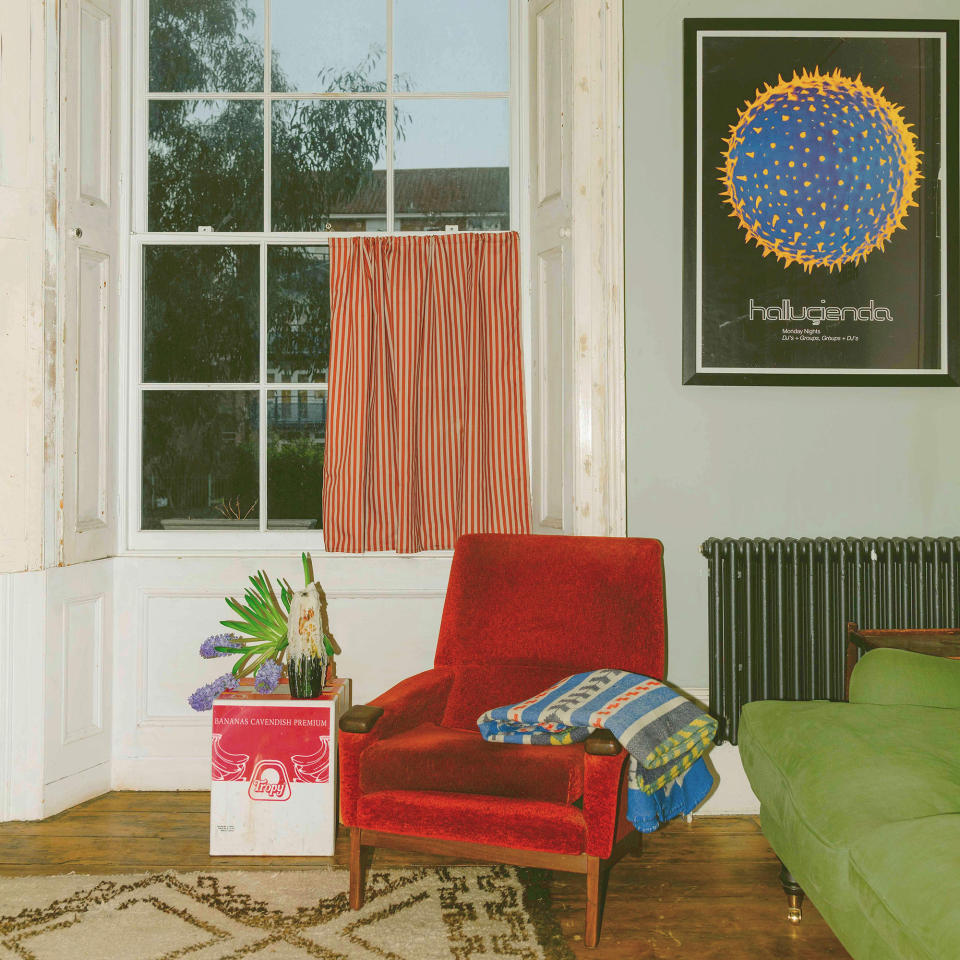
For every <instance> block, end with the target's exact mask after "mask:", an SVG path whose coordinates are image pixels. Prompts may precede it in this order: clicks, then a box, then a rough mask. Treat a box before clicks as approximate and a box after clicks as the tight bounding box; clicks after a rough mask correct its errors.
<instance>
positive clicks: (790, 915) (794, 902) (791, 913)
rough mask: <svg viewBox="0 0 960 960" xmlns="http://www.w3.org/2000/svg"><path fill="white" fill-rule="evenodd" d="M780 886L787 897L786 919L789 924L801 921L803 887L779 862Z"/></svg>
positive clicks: (782, 863) (783, 864)
mask: <svg viewBox="0 0 960 960" xmlns="http://www.w3.org/2000/svg"><path fill="white" fill-rule="evenodd" d="M780 884H781V886H782V887H783V892H784V893H785V894H786V895H787V919H788V920H789V921H790V922H791V923H799V922H800V921H801V920H802V919H803V910H802V904H803V887H801V886H800V884H799V883H797V881H796V879H795V878H794V876H793V874H792V873H791V872H790V871H789V870H788V869H787V867H786V864H785V863H784V862H783V861H782V860H781V861H780Z"/></svg>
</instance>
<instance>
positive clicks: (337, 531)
mask: <svg viewBox="0 0 960 960" xmlns="http://www.w3.org/2000/svg"><path fill="white" fill-rule="evenodd" d="M526 451H527V445H526V427H525V421H524V402H523V365H522V358H521V335H520V279H519V239H518V237H517V234H516V233H448V234H442V235H410V236H402V237H396V236H393V237H350V238H331V240H330V374H329V417H328V425H327V437H326V452H325V456H324V474H323V531H324V542H325V545H326V548H327V549H328V550H332V551H345V552H350V553H360V552H364V551H368V550H396V551H397V552H398V553H416V552H417V551H420V550H444V549H449V548H452V547H453V545H454V543H455V542H456V540H457V538H458V537H459V536H460V535H461V534H464V533H477V532H484V533H528V532H529V530H530V498H529V490H528V474H527V459H526Z"/></svg>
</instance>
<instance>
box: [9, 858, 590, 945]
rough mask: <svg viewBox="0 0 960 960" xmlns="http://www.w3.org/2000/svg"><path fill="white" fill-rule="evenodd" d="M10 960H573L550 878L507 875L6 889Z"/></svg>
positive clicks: (458, 870)
mask: <svg viewBox="0 0 960 960" xmlns="http://www.w3.org/2000/svg"><path fill="white" fill-rule="evenodd" d="M0 957H2V958H4V960H6V958H8V957H9V958H14V957H15V958H17V960H73V958H77V960H81V958H82V960H174V958H180V957H184V958H189V960H228V958H229V960H241V958H251V960H294V958H297V960H299V958H306V957H320V958H323V960H450V958H456V960H473V958H479V957H483V958H484V960H488V958H495V957H512V958H515V960H517V958H519V960H570V958H572V954H571V952H570V951H569V949H568V948H567V947H566V945H565V944H564V942H563V937H562V935H561V933H560V929H559V925H558V924H557V923H556V921H555V920H554V918H553V917H552V916H551V914H550V901H549V893H548V890H547V887H546V883H545V875H544V874H543V873H541V872H540V871H536V870H518V869H516V868H514V867H506V866H475V867H474V866H470V867H459V866H458V867H421V868H409V869H397V870H380V871H373V870H371V871H370V872H369V873H368V875H367V902H366V904H365V905H364V907H363V909H361V910H359V911H357V912H352V911H351V910H349V909H348V906H347V873H346V871H345V870H342V869H337V868H333V867H321V868H319V869H317V870H310V871H291V872H282V873H270V872H267V871H262V872H260V871H236V872H234V871H219V872H217V873H174V872H172V871H170V872H166V873H154V874H147V875H143V874H138V875H115V876H99V877H92V876H78V875H73V874H70V875H67V876H59V877H5V878H0Z"/></svg>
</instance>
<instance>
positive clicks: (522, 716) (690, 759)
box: [477, 669, 717, 829]
mask: <svg viewBox="0 0 960 960" xmlns="http://www.w3.org/2000/svg"><path fill="white" fill-rule="evenodd" d="M477 726H478V727H479V728H480V733H481V734H482V736H483V738H484V739H485V740H492V741H497V742H500V743H536V744H564V743H577V742H579V741H582V740H585V739H586V738H587V737H588V736H589V735H590V733H591V732H592V731H593V730H596V729H600V728H604V729H607V730H609V731H610V732H611V733H612V734H613V735H614V736H615V737H616V738H617V740H619V741H620V743H621V745H622V746H623V747H624V749H625V750H626V751H627V752H628V753H629V754H630V770H629V777H630V789H631V794H633V793H634V792H637V791H639V792H640V793H642V794H645V795H647V796H648V797H652V798H653V799H654V800H655V801H656V802H655V803H654V804H653V809H655V810H656V811H657V812H658V813H662V812H663V810H664V808H665V804H666V801H667V798H668V797H669V796H670V792H671V789H672V788H673V786H674V785H675V784H683V781H684V777H685V775H686V773H687V772H688V771H689V770H691V768H692V767H694V765H697V766H698V767H702V766H703V762H702V760H700V757H701V756H702V754H703V753H704V751H705V750H706V749H707V748H708V747H709V745H710V742H711V740H712V739H713V736H714V734H715V733H716V730H717V721H716V720H714V719H713V717H711V716H709V715H708V714H706V713H704V712H703V711H702V710H700V708H699V707H697V706H696V704H694V703H692V702H691V701H690V700H688V699H687V698H686V697H685V696H683V695H682V694H680V693H677V692H676V691H675V690H673V689H672V688H671V687H668V686H666V684H663V683H661V682H660V681H659V680H654V679H652V678H651V677H645V676H643V675H641V674H638V673H627V672H626V671H625V670H612V669H604V670H591V671H590V672H588V673H577V674H574V675H573V676H570V677H565V678H564V679H563V680H560V681H559V682H557V683H555V684H554V685H553V686H552V687H549V688H548V689H546V690H544V691H543V692H541V693H538V694H536V695H535V696H532V697H530V698H529V699H527V700H523V701H521V702H520V703H514V704H510V705H508V706H505V707H496V708H494V709H493V710H488V711H487V712H486V713H484V714H482V715H481V716H480V717H479V718H478V719H477ZM694 779H695V780H696V781H697V784H698V786H697V789H696V790H694V791H692V795H691V796H690V797H687V798H686V799H685V800H683V801H680V802H679V807H678V804H677V802H676V800H677V798H675V802H674V803H673V804H672V805H671V804H666V805H667V806H671V809H672V808H674V807H678V808H677V809H672V813H671V815H672V816H676V815H677V814H678V813H681V812H682V813H688V812H689V811H690V810H691V809H692V808H693V807H694V806H696V805H697V803H699V802H700V800H702V799H703V797H704V796H706V793H707V792H709V788H710V787H711V786H712V784H713V778H712V776H710V775H709V774H708V773H707V772H706V770H705V768H704V769H702V770H698V771H697V776H696V777H695V778H694ZM701 788H702V789H701ZM693 794H696V795H698V796H696V799H695V801H694V796H693ZM654 795H658V796H654ZM631 800H632V803H631V805H632V806H637V807H638V808H639V807H649V806H650V805H649V804H643V803H642V802H641V801H640V798H639V797H633V796H632V797H631ZM685 807H689V809H683V808H685ZM631 819H633V818H632V817H631ZM656 819H657V820H664V819H668V817H664V816H659V815H658V816H657V817H656ZM654 829H655V828H654Z"/></svg>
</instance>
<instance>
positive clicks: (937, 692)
mask: <svg viewBox="0 0 960 960" xmlns="http://www.w3.org/2000/svg"><path fill="white" fill-rule="evenodd" d="M850 702H851V703H877V704H883V705H890V706H894V705H904V706H907V705H912V706H917V707H948V708H949V707H952V708H953V709H955V710H960V660H950V659H946V658H944V657H932V656H929V655H928V654H924V653H909V652H908V651H906V650H893V649H878V650H871V651H870V652H869V653H866V654H864V655H863V656H862V657H861V658H860V662H859V663H858V664H857V665H856V667H854V670H853V676H852V677H851V678H850Z"/></svg>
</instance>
